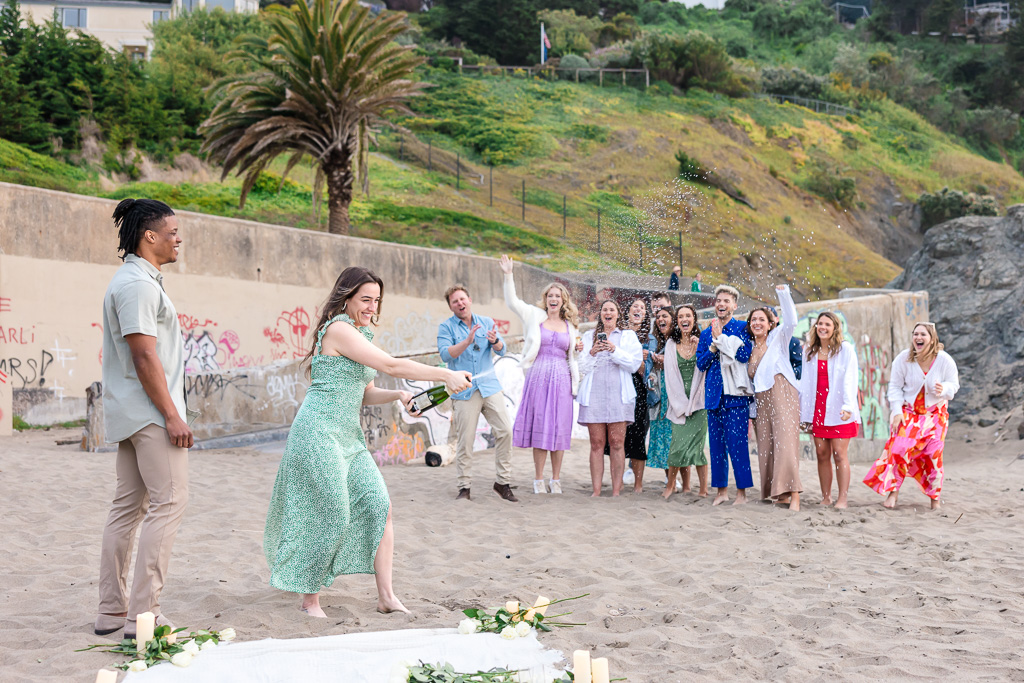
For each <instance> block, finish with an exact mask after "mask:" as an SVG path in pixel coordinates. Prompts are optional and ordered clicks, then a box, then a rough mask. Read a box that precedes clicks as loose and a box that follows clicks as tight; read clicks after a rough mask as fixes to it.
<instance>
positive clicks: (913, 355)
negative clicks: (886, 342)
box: [907, 323, 946, 363]
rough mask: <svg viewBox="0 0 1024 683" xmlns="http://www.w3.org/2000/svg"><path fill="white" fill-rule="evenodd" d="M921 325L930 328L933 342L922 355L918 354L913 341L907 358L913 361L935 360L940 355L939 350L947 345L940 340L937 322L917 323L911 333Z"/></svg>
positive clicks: (929, 333) (929, 331)
mask: <svg viewBox="0 0 1024 683" xmlns="http://www.w3.org/2000/svg"><path fill="white" fill-rule="evenodd" d="M919 327H923V328H924V329H926V330H928V338H929V339H931V342H930V343H929V344H928V346H926V347H925V349H924V351H923V352H921V355H920V356H919V355H917V349H915V348H914V343H913V341H911V343H910V354H909V355H908V356H907V360H909V361H910V362H912V363H920V362H922V361H929V360H934V359H935V358H936V357H937V356H938V355H939V351H942V350H943V349H944V348H946V347H945V345H944V344H942V343H941V342H940V341H939V331H938V330H936V329H935V323H917V324H916V325H914V329H913V330H912V331H911V333H913V332H914V331H916V330H917V328H919Z"/></svg>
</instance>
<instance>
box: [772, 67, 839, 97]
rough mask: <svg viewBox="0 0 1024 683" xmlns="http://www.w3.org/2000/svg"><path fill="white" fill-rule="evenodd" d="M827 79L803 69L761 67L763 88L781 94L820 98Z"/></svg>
mask: <svg viewBox="0 0 1024 683" xmlns="http://www.w3.org/2000/svg"><path fill="white" fill-rule="evenodd" d="M825 83H826V79H825V78H824V77H822V76H814V75H812V74H809V73H807V72H806V71H804V70H803V69H797V68H792V69H786V68H781V67H773V66H770V67H765V68H763V69H761V90H762V91H764V92H768V93H778V94H780V95H796V96H798V97H811V98H820V97H821V94H822V90H823V89H824V87H825Z"/></svg>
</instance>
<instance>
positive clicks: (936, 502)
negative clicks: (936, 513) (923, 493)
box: [932, 498, 942, 510]
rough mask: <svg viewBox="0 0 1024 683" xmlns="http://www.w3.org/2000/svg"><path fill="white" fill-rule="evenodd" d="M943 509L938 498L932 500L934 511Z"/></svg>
mask: <svg viewBox="0 0 1024 683" xmlns="http://www.w3.org/2000/svg"><path fill="white" fill-rule="evenodd" d="M941 507H942V503H941V502H940V501H939V499H938V498H932V510H938V509H939V508H941Z"/></svg>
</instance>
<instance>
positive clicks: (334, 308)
mask: <svg viewBox="0 0 1024 683" xmlns="http://www.w3.org/2000/svg"><path fill="white" fill-rule="evenodd" d="M370 282H376V283H377V286H378V287H380V302H379V303H378V304H377V313H376V314H375V315H374V316H373V317H372V318H370V322H371V323H373V324H374V325H376V324H377V321H378V320H379V319H380V311H381V308H382V307H383V305H384V281H383V280H381V279H380V277H379V276H378V275H377V274H376V273H374V272H373V271H372V270H369V269H367V268H363V267H362V266H349V267H348V268H346V269H345V270H343V271H341V275H339V276H338V279H337V280H336V281H335V283H334V287H333V288H332V289H331V293H330V294H329V295H327V301H325V302H324V305H323V309H322V310H321V313H320V319H319V320H317V323H316V327H314V328H313V339H312V341H311V342H310V345H309V353H307V354H306V357H305V358H303V359H302V362H303V364H305V365H306V368H307V370H306V372H307V373H308V372H309V365H310V364H311V363H312V361H313V354H314V353H316V339H317V335H318V334H319V332H320V329H321V328H322V327H323V326H324V325H326V324H327V321H328V320H330V319H331V318H333V317H334V316H336V315H339V314H341V313H344V312H345V305H346V304H348V300H349V299H351V298H352V297H354V296H355V295H356V292H358V291H359V288H360V287H362V286H363V285H365V284H368V283H370Z"/></svg>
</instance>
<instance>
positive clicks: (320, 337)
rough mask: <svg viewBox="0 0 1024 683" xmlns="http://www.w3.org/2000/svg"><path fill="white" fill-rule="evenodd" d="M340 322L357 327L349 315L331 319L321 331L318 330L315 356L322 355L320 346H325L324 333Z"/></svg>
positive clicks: (342, 314) (340, 314) (340, 315)
mask: <svg viewBox="0 0 1024 683" xmlns="http://www.w3.org/2000/svg"><path fill="white" fill-rule="evenodd" d="M339 320H343V321H345V322H347V323H349V324H350V325H352V326H353V327H355V323H354V322H353V321H352V318H350V317H348V315H346V314H345V313H339V314H338V315H336V316H334V317H333V318H331V319H330V320H328V321H327V322H325V323H324V324H323V326H322V327H321V328H320V329H319V330H317V333H316V347H315V351H314V353H313V355H314V356H319V355H320V346H321V344H323V341H324V332H326V331H327V328H328V327H330V326H331V325H333V324H334V323H336V322H338V321H339ZM356 329H358V328H356Z"/></svg>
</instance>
